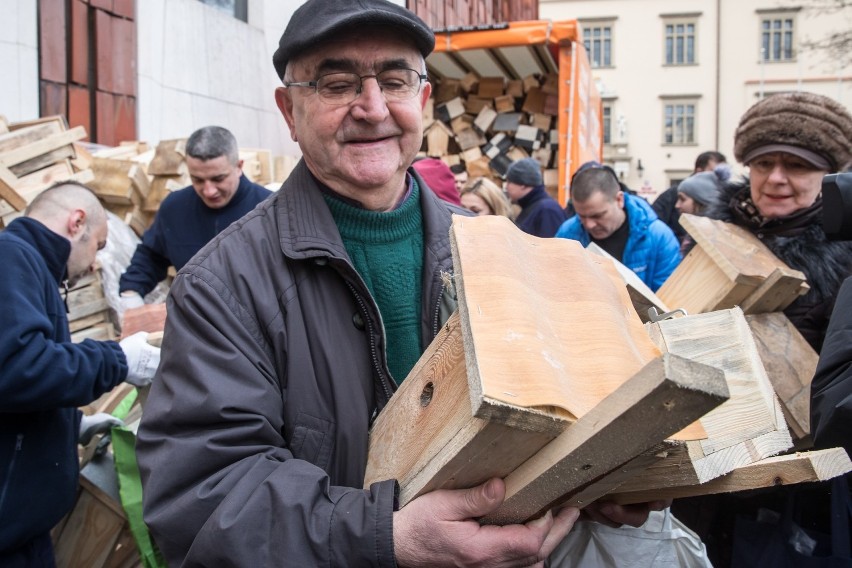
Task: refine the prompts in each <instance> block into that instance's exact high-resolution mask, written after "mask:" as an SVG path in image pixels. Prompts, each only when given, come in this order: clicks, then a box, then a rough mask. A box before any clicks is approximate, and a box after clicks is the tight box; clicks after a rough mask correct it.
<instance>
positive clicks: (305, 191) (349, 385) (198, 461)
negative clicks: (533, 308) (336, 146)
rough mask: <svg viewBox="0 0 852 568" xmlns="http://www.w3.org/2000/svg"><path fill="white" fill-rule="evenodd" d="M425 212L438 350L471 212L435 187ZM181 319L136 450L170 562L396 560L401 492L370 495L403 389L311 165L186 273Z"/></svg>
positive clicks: (168, 335)
mask: <svg viewBox="0 0 852 568" xmlns="http://www.w3.org/2000/svg"><path fill="white" fill-rule="evenodd" d="M409 172H413V170H409ZM418 180H419V178H418ZM419 182H420V187H421V188H425V184H424V183H423V182H422V180H419ZM421 206H422V210H423V222H424V258H423V303H422V317H421V326H422V337H423V348H424V349H425V347H426V346H427V345H428V343H429V342H430V341H431V339H432V338H433V337H434V336H435V334H436V333H437V330H438V329H439V327H440V325H441V324H442V323H443V321H444V320H445V319H446V318H447V317H448V316H449V314H450V313H451V311H452V310H453V309H454V308H455V305H454V300H453V298H452V294H451V293H449V292H448V291H447V290H445V286H444V284H443V280H442V274H443V273H449V272H451V269H452V258H451V253H450V244H449V238H448V233H449V228H450V222H451V219H450V217H451V212H462V211H463V210H461V209H458V208H455V207H453V206H451V205H449V204H447V203H445V202H443V201H440V200H439V199H438V198H437V197H436V196H435V195H434V194H433V193H432V192H431V191H430V190H428V189H423V190H422V191H421ZM168 311H169V316H168V322H167V325H166V330H165V338H164V341H163V345H164V348H163V352H162V362H161V365H160V369H159V372H158V376H157V377H156V378H155V380H154V386H153V388H152V390H151V394H150V397H149V399H148V402H147V406H146V408H145V417H144V419H143V421H142V425H141V428H140V430H139V438H138V444H137V451H138V458H139V466H140V471H141V474H142V481H143V486H144V509H145V521H146V522H147V523H148V525H149V527H150V528H151V530H152V532H153V535H154V537H155V540H156V542H157V543H158V545H159V546H160V548H161V550H162V552H163V553H164V555H165V557H166V559H167V560H168V562H169V564H170V565H175V566H176V565H181V564H182V565H185V566H250V567H259V566H264V567H268V566H299V567H303V566H389V567H392V566H395V560H394V552H393V530H392V512H393V511H394V507H395V492H396V484H395V482H394V481H391V480H389V481H384V482H380V483H376V484H374V485H373V486H372V487H371V488H370V489H369V490H363V489H361V487H362V486H363V481H364V472H365V468H366V461H367V447H368V428H369V425H370V421H371V418H372V417H373V415H374V414H375V413H376V412H377V411H378V410H380V409H381V408H382V407H383V406H384V405H385V404H386V403H387V401H388V399H389V398H390V396H391V394H392V392H393V390H394V388H395V387H394V383H393V381H392V380H391V379H390V374H389V371H388V367H387V361H386V359H385V338H384V335H383V331H382V324H381V318H380V315H379V311H378V308H377V307H376V305H375V302H374V301H373V300H372V298H371V297H370V294H369V292H368V290H367V288H366V286H365V284H364V283H363V281H362V280H361V278H360V277H359V276H358V274H357V272H356V271H355V269H354V268H353V267H352V264H351V263H350V261H349V259H348V256H347V254H346V250H345V249H344V246H343V243H342V241H341V239H340V235H339V233H338V231H337V227H336V226H335V224H334V221H333V219H332V217H331V213H330V212H329V210H328V207H327V205H326V203H325V202H324V199H323V197H322V195H321V193H320V190H319V188H318V187H317V185H316V182H315V180H314V178H313V177H312V176H311V175H310V173H309V172H308V170H307V168H306V166H305V165H304V162H300V163H299V165H298V166H297V168H296V169H295V171H294V172H293V174H292V175H291V176H290V178H289V179H288V180H287V182H286V183H285V184H284V185H283V187H282V188H281V189H280V190H279V191H278V194H277V195H276V196H274V197H272V198H270V199H268V200H266V201H265V202H263V203H261V204H260V205H259V206H258V207H257V208H256V209H255V210H254V211H252V212H250V213H249V214H248V215H246V216H245V217H243V218H242V219H241V220H239V221H237V222H235V223H234V224H233V225H231V226H230V227H229V228H228V229H226V230H225V231H224V232H223V233H221V234H220V235H219V236H218V237H217V238H216V239H214V240H213V241H212V242H211V243H210V244H209V245H207V246H206V247H205V248H204V249H202V251H201V252H200V253H199V254H197V255H196V256H195V257H194V258H193V259H192V261H190V262H189V264H187V265H186V267H185V268H184V269H183V270H181V272H180V273H179V274H178V276H177V278H176V279H175V282H174V285H173V286H172V289H171V293H170V295H169V301H168Z"/></svg>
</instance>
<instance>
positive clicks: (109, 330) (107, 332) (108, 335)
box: [71, 323, 116, 343]
mask: <svg viewBox="0 0 852 568" xmlns="http://www.w3.org/2000/svg"><path fill="white" fill-rule="evenodd" d="M115 337H116V336H115V327H113V325H112V324H111V323H99V324H96V325H93V326H92V327H87V328H86V329H81V330H80V331H76V332H74V333H72V334H71V341H73V342H74V343H80V342H81V341H83V340H84V339H94V340H95V341H110V340H114V339H115Z"/></svg>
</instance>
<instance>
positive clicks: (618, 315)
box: [365, 216, 703, 504]
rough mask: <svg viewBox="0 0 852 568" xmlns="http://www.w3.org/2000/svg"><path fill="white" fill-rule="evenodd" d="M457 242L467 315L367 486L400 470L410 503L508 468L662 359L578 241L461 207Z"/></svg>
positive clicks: (393, 428) (393, 420) (404, 401)
mask: <svg viewBox="0 0 852 568" xmlns="http://www.w3.org/2000/svg"><path fill="white" fill-rule="evenodd" d="M451 243H452V246H453V258H454V266H455V277H454V283H455V286H456V291H457V294H458V299H459V311H458V315H457V316H455V317H454V318H451V319H450V320H449V321H448V322H447V324H446V325H445V326H444V328H443V329H442V330H441V333H440V334H439V335H438V337H437V338H436V339H435V340H434V341H433V342H432V344H431V345H430V347H429V349H428V350H427V351H426V353H424V355H423V356H422V357H421V359H420V361H419V362H418V363H417V365H416V366H415V367H414V369H413V370H412V372H411V373H410V374H409V376H408V377H407V378H406V380H405V381H404V382H403V383H402V386H401V387H400V389H399V390H398V391H397V393H396V394H395V395H394V397H393V398H392V399H391V401H390V403H389V404H388V405H387V407H386V408H385V409H384V410H383V411H382V413H381V414H380V415H379V417H378V418H377V420H376V423H375V425H374V426H373V429H372V431H371V435H370V451H369V459H368V466H367V474H366V478H365V483H366V485H369V484H370V483H372V482H374V481H378V480H382V479H390V478H393V479H397V480H399V483H400V502H401V503H402V504H404V503H406V502H408V501H409V500H411V499H412V498H414V497H416V496H417V495H419V494H421V493H423V492H426V491H428V490H431V489H437V488H439V487H444V488H449V487H470V486H473V485H476V484H478V483H481V482H482V481H485V480H486V479H488V478H490V477H494V476H500V477H503V476H506V475H508V474H509V473H510V472H511V471H512V470H514V469H515V468H516V467H517V466H518V465H520V464H521V463H523V462H524V461H526V460H527V458H529V457H530V456H531V455H533V454H534V453H535V452H536V451H537V450H539V449H540V448H542V447H543V446H544V445H545V444H546V443H547V442H548V441H549V440H552V439H554V438H556V437H557V436H558V435H560V433H561V432H563V431H564V430H565V428H566V427H567V426H568V425H569V424H571V423H573V422H575V421H576V420H577V419H578V418H579V417H582V416H584V415H585V414H587V413H588V412H590V411H591V410H592V409H593V408H595V407H596V406H597V405H598V404H599V403H600V402H601V401H602V400H603V399H605V398H606V397H607V396H608V395H610V394H611V393H612V392H614V391H616V390H617V389H618V388H619V387H621V386H622V385H623V384H625V383H626V382H627V381H629V380H633V378H634V377H635V376H636V375H640V374H642V373H647V372H648V371H647V368H648V366H649V364H650V363H652V362H654V361H658V360H659V359H660V357H661V354H660V352H659V350H658V349H657V348H656V347H655V346H654V345H653V343H652V342H651V341H650V338H649V337H648V335H647V334H646V333H645V331H644V329H643V327H642V324H641V321H640V320H639V317H638V316H637V315H636V313H635V311H633V307H632V304H631V302H630V299H629V297H628V295H627V290H626V288H625V287H624V285H623V283H622V280H621V278H620V277H619V276H618V274H617V273H616V272H615V269H614V268H613V266H612V264H611V263H609V262H607V261H606V260H605V259H603V258H600V257H597V256H595V255H592V254H589V253H587V252H586V251H585V250H584V249H583V248H582V247H581V246H580V245H579V243H576V242H574V241H569V240H563V239H539V238H536V237H532V236H530V235H527V234H525V233H523V232H521V231H520V230H519V229H517V227H515V226H514V224H512V223H511V221H509V220H508V219H506V218H504V217H499V216H487V217H478V218H467V217H455V218H454V221H453V226H452V229H451ZM484 243H488V245H487V246H484ZM555 258H559V259H560V262H554V259H555ZM590 321H594V322H595V324H594V325H588V323H589V322H590ZM578 330H583V333H582V334H580V333H577V331H578ZM653 368H655V369H656V372H657V375H659V376H655V378H658V379H659V378H662V379H665V378H667V376H664V373H663V374H660V373H662V369H663V368H662V367H659V366H657V367H653ZM698 416H699V415H696V416H693V417H692V419H693V420H694V419H696V418H697V417H698ZM677 424H678V425H679V428H677V429H675V430H673V431H671V432H667V435H671V434H674V433H675V431H676V430H678V429H680V428H683V427H684V426H686V424H681V423H680V422H677ZM687 424H688V422H687ZM702 435H703V431H701V432H698V433H694V434H691V436H693V437H699V438H700V437H701V436H702ZM687 436H690V434H687ZM690 439H694V438H690ZM660 441H662V438H661V439H659V440H654V441H652V442H651V443H652V444H653V443H657V442H660ZM643 449H645V448H643ZM630 457H633V456H625V457H624V461H626V460H627V459H629V458H630Z"/></svg>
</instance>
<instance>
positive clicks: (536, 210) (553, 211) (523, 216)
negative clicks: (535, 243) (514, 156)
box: [506, 158, 565, 239]
mask: <svg viewBox="0 0 852 568" xmlns="http://www.w3.org/2000/svg"><path fill="white" fill-rule="evenodd" d="M506 194H507V195H508V196H509V200H510V201H511V202H512V203H516V204H518V205H519V206H520V207H521V213H520V214H519V215H518V217H517V219H515V225H517V226H518V228H519V229H520V230H522V231H523V232H525V233H529V234H530V235H534V236H536V237H542V238H548V239H549V238H550V237H552V236H553V235H555V234H556V231H557V230H559V227H560V226H561V225H562V223H563V222H564V221H565V211H564V210H563V209H562V207H560V205H559V203H557V201H556V200H555V199H553V198H552V197H550V195H548V193H547V191H546V190H545V189H544V180H543V178H542V176H541V165H540V164H539V163H538V161H537V160H536V159H535V158H522V159H520V160H517V161H515V162H513V163H512V165H510V166H509V169H508V170H507V171H506Z"/></svg>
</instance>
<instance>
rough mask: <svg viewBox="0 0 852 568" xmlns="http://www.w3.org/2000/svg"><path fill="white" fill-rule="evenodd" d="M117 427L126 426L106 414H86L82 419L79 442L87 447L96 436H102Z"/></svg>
mask: <svg viewBox="0 0 852 568" xmlns="http://www.w3.org/2000/svg"><path fill="white" fill-rule="evenodd" d="M115 426H124V422H122V421H121V420H119V419H118V418H116V417H115V416H112V415H111V414H107V413H106V412H98V413H97V414H92V415H91V416H86V415H85V414H84V415H83V416H82V417H81V418H80V435H79V436H77V441H78V442H79V443H80V445H82V446H86V445H88V444H89V442H91V441H92V438H94V437H95V435H97V434H102V433H103V432H106V431H108V430H109V429H110V428H113V427H115Z"/></svg>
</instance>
